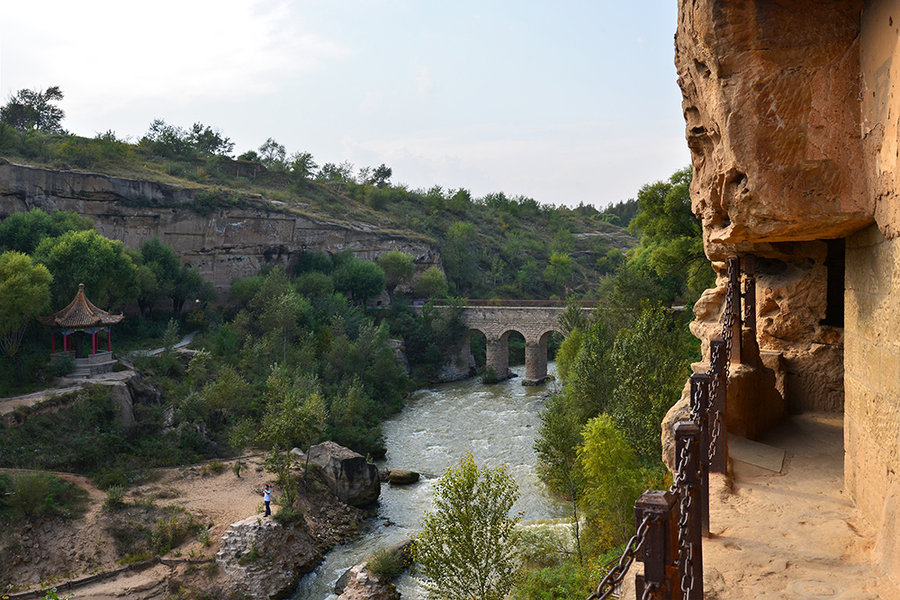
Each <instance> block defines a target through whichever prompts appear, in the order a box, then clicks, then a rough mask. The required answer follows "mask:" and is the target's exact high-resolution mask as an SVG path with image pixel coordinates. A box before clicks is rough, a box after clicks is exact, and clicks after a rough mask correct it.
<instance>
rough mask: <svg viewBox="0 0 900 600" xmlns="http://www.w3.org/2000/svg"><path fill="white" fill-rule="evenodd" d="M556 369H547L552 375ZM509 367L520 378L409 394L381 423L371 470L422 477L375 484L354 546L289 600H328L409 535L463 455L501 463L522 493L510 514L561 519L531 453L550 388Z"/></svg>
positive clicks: (404, 588) (414, 597)
mask: <svg viewBox="0 0 900 600" xmlns="http://www.w3.org/2000/svg"><path fill="white" fill-rule="evenodd" d="M555 368H556V365H554V364H551V365H550V367H549V370H550V373H551V374H553V373H554V372H555ZM512 370H513V371H514V372H515V373H517V374H518V375H519V377H515V378H513V379H510V380H508V381H505V382H502V383H498V384H494V385H483V384H482V383H481V382H480V380H479V379H468V380H465V381H458V382H454V383H447V384H442V385H439V386H435V387H432V388H427V389H423V390H419V391H417V392H415V393H413V394H411V395H410V397H409V398H408V399H407V403H406V407H405V408H404V409H403V410H402V411H401V412H400V413H399V414H397V415H396V416H395V417H394V418H392V419H390V420H388V421H386V422H385V423H384V424H383V429H384V437H385V442H386V444H387V449H388V452H387V455H386V456H385V459H384V460H383V461H380V463H379V465H378V466H379V468H388V469H410V470H413V471H418V472H419V473H421V474H422V479H421V480H420V481H419V483H416V484H414V485H412V486H402V487H401V486H390V485H387V484H384V485H382V487H381V497H380V499H379V503H378V516H377V517H376V518H374V519H370V520H368V521H367V522H366V524H365V525H364V526H363V529H362V531H361V534H362V535H361V536H360V537H359V538H358V539H357V540H356V541H354V542H352V543H349V544H346V545H343V546H338V547H336V548H334V549H333V550H332V551H331V552H329V553H328V556H327V557H326V559H325V562H323V563H322V565H320V566H319V568H318V569H316V571H314V572H313V573H310V574H308V575H306V576H304V577H303V578H302V579H301V580H300V583H299V585H298V587H297V591H296V592H295V593H294V595H293V596H292V598H293V599H294V600H334V599H335V598H337V596H336V595H335V594H334V593H333V591H332V587H333V586H334V582H335V581H336V580H337V578H338V577H339V576H340V575H341V574H342V573H343V572H344V571H346V570H347V569H349V568H350V567H352V566H353V565H355V564H357V563H359V562H361V561H362V560H364V559H365V558H366V557H367V556H369V555H370V554H371V553H372V552H373V551H375V550H377V549H378V548H382V547H385V546H390V545H392V544H394V543H397V542H399V541H401V540H403V539H405V538H409V537H412V535H413V534H415V532H416V531H417V530H418V528H419V525H420V523H421V521H422V517H423V516H424V514H425V511H426V510H428V509H430V508H431V497H432V491H433V489H434V483H435V482H436V480H437V478H438V477H440V474H441V472H442V471H443V470H444V469H446V468H447V467H449V466H456V464H457V463H458V462H459V459H460V458H462V457H463V456H464V455H465V454H466V453H470V454H471V455H472V456H473V457H474V458H475V462H476V463H477V464H478V466H489V467H497V466H500V465H507V467H508V469H509V472H510V474H511V475H512V476H513V477H514V478H515V480H516V483H517V484H518V485H519V492H520V494H521V496H520V498H519V500H518V502H516V504H515V506H514V507H513V512H514V513H522V519H523V520H524V521H533V520H544V519H561V518H565V517H567V516H568V512H567V510H568V507H567V506H566V505H565V504H563V503H562V502H560V501H559V500H557V499H555V498H553V497H552V496H550V495H549V494H548V493H547V490H546V488H545V487H544V485H543V484H542V483H541V482H540V481H539V480H538V478H537V476H536V474H535V469H534V466H535V464H536V462H537V459H536V457H535V454H534V450H533V449H532V445H533V444H534V440H535V437H536V436H537V432H538V428H539V425H540V419H539V418H538V414H539V413H540V411H541V408H542V407H543V405H544V396H545V394H546V393H547V392H548V391H549V390H551V389H553V386H554V385H555V384H554V383H549V384H547V385H545V386H537V387H525V386H523V385H522V379H521V376H522V374H523V372H524V367H518V368H516V367H513V368H512ZM395 583H396V584H397V588H398V589H399V591H400V593H401V595H402V596H403V598H404V600H419V599H420V598H424V595H423V593H422V590H421V588H419V586H418V585H417V584H416V582H415V580H414V579H413V578H412V577H411V576H409V575H408V574H404V575H403V576H401V577H400V578H399V579H398V580H397V581H395Z"/></svg>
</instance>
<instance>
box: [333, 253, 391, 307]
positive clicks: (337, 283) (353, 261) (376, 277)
mask: <svg viewBox="0 0 900 600" xmlns="http://www.w3.org/2000/svg"><path fill="white" fill-rule="evenodd" d="M332 277H333V278H334V289H336V290H337V291H339V292H343V293H345V294H347V296H348V297H349V298H350V299H351V300H353V301H354V302H356V303H358V304H363V303H364V302H365V301H366V300H368V299H369V298H371V297H372V296H377V295H378V294H380V293H381V292H382V290H384V271H382V270H381V267H379V266H378V265H376V264H375V263H373V262H371V261H368V260H361V259H359V258H356V257H351V258H350V259H349V260H346V261H345V262H344V263H343V264H342V265H341V266H340V267H338V268H337V269H335V271H334V274H333V275H332Z"/></svg>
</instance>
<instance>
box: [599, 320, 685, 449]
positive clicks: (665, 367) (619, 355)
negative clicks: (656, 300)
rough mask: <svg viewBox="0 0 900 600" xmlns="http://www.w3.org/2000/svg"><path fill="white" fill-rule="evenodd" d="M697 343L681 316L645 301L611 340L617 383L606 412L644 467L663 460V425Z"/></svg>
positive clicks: (681, 386)
mask: <svg viewBox="0 0 900 600" xmlns="http://www.w3.org/2000/svg"><path fill="white" fill-rule="evenodd" d="M696 344H697V341H696V339H695V338H694V337H693V336H691V335H690V334H689V333H688V331H687V328H686V327H684V324H683V322H682V321H681V318H680V317H679V316H678V315H677V314H674V313H672V312H671V311H669V310H667V309H665V308H663V307H662V306H660V305H656V306H653V305H645V306H644V308H643V310H642V311H641V313H640V315H638V317H637V319H635V321H634V322H633V323H632V324H631V325H630V326H629V327H626V328H624V329H622V330H621V331H619V333H618V335H617V336H616V340H615V342H613V346H612V351H611V352H610V355H609V362H610V365H611V367H612V369H613V372H614V373H615V381H616V387H615V390H614V391H613V393H612V395H611V396H610V401H609V403H608V404H607V407H606V412H607V413H609V415H610V417H611V419H612V422H613V423H614V424H615V426H616V427H617V428H618V429H619V431H621V432H622V433H623V434H624V435H625V438H626V439H627V440H628V443H629V444H631V447H632V448H633V449H634V451H635V453H636V454H637V456H638V458H639V459H640V460H641V461H642V463H643V464H645V465H654V464H659V460H660V456H661V455H662V442H661V441H660V428H659V427H660V425H659V424H660V423H661V422H662V419H663V417H664V416H665V414H666V411H668V410H669V408H670V407H671V406H672V404H674V403H675V401H676V400H678V398H679V397H680V396H681V390H682V388H683V387H684V380H685V379H686V378H687V377H688V376H689V375H690V364H691V359H692V358H697V359H699V356H696V357H694V356H693V354H694V352H696Z"/></svg>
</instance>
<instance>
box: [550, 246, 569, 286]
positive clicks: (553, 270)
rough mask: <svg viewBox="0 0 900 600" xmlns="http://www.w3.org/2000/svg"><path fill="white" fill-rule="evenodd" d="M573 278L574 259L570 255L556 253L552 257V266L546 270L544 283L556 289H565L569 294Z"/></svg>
mask: <svg viewBox="0 0 900 600" xmlns="http://www.w3.org/2000/svg"><path fill="white" fill-rule="evenodd" d="M571 277H572V259H571V258H570V257H569V255H568V254H565V253H559V252H554V253H553V254H551V255H550V264H548V265H547V267H546V268H545V269H544V281H546V282H547V283H549V284H550V285H552V286H553V287H554V288H555V289H559V288H560V287H562V288H564V290H565V292H566V293H567V294H568V292H569V287H568V283H569V279H570V278H571Z"/></svg>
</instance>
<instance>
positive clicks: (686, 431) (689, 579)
mask: <svg viewBox="0 0 900 600" xmlns="http://www.w3.org/2000/svg"><path fill="white" fill-rule="evenodd" d="M675 453H676V454H675V455H676V456H682V454H686V455H687V457H688V460H687V462H686V464H685V465H684V469H685V472H684V473H679V475H681V476H682V477H684V483H685V485H684V488H683V489H682V490H680V493H682V494H686V495H687V498H685V499H684V500H683V501H682V506H683V507H685V508H686V511H687V514H686V515H682V518H684V519H685V522H683V523H679V527H680V528H681V527H683V528H684V531H682V537H683V538H684V541H685V546H686V547H685V552H684V553H683V555H682V561H681V564H680V565H679V567H680V570H681V577H682V581H681V589H682V591H683V592H684V594H685V597H684V600H703V536H702V534H701V528H702V525H701V522H702V519H703V516H702V510H703V509H702V507H701V506H700V476H699V475H700V427H699V426H698V425H697V424H696V423H694V422H692V421H679V422H678V423H676V424H675Z"/></svg>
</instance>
